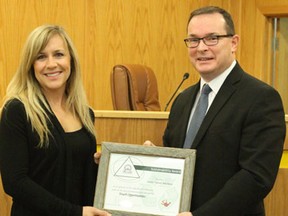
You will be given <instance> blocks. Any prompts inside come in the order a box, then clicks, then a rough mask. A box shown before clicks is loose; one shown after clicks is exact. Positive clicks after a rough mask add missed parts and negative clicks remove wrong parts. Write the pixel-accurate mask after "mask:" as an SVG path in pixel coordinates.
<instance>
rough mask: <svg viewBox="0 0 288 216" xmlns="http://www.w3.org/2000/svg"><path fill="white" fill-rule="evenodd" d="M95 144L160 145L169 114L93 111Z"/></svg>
mask: <svg viewBox="0 0 288 216" xmlns="http://www.w3.org/2000/svg"><path fill="white" fill-rule="evenodd" d="M94 113H95V118H96V119H95V128H96V134H97V135H96V136H97V144H98V145H99V144H101V142H102V141H111V142H121V143H131V144H140V145H142V144H143V142H144V141H145V140H150V141H152V142H153V143H154V144H155V145H158V146H161V145H162V136H163V133H164V130H165V128H166V124H167V120H168V115H169V112H147V111H132V112H131V111H108V110H107V111H103V110H95V111H94Z"/></svg>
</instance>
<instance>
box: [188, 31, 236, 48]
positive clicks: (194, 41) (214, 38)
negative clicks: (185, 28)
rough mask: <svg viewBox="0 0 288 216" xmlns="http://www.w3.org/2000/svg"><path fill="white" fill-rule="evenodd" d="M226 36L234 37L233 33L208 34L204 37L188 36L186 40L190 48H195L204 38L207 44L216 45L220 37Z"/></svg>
mask: <svg viewBox="0 0 288 216" xmlns="http://www.w3.org/2000/svg"><path fill="white" fill-rule="evenodd" d="M225 37H233V35H232V34H227V35H208V36H205V37H202V38H194V37H191V38H186V39H184V42H185V44H186V46H187V47H188V48H195V47H197V46H198V45H199V44H200V41H201V40H203V42H204V44H206V45H207V46H214V45H216V44H218V41H219V38H225Z"/></svg>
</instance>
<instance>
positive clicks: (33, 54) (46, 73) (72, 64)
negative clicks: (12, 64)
mask: <svg viewBox="0 0 288 216" xmlns="http://www.w3.org/2000/svg"><path fill="white" fill-rule="evenodd" d="M0 140H1V142H0V171H1V176H2V181H3V186H4V189H5V192H6V193H7V194H9V195H10V196H12V198H13V205H12V210H11V215H12V216H20V215H21V216H22V215H23V216H34V215H35V216H36V215H37V216H39V215H47V216H48V215H51V216H52V215H53V216H56V215H57V216H62V215H63V216H64V215H65V216H68V215H69V216H70V215H71V216H74V215H75V216H81V215H83V216H84V215H85V216H86V215H87V216H90V215H100V216H101V215H110V214H108V213H107V212H105V211H101V210H99V209H96V208H94V207H91V206H92V205H93V199H94V192H95V182H96V175H97V165H96V164H95V163H94V160H93V154H94V153H95V151H96V139H95V132H94V116H93V111H92V110H91V108H89V106H88V104H87V100H86V96H85V92H84V88H83V85H82V81H81V72H80V65H79V60H78V56H77V54H76V50H75V48H74V45H73V43H72V41H71V39H70V38H69V36H68V35H67V33H66V32H65V31H64V30H63V29H62V28H61V27H59V26H54V25H43V26H40V27H38V28H36V29H35V30H34V31H32V32H31V34H30V35H29V37H28V39H27V42H26V45H25V46H24V50H23V54H22V58H21V61H20V65H19V68H18V70H17V72H16V74H15V75H14V77H13V79H12V81H11V82H10V84H9V85H8V88H7V94H6V97H5V101H4V107H3V109H2V113H1V122H0Z"/></svg>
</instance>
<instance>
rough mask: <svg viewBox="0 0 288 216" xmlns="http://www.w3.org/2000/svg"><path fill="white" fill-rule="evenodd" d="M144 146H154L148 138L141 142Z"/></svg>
mask: <svg viewBox="0 0 288 216" xmlns="http://www.w3.org/2000/svg"><path fill="white" fill-rule="evenodd" d="M143 145H144V146H156V145H154V143H152V142H151V141H150V140H146V141H145V142H144V143H143Z"/></svg>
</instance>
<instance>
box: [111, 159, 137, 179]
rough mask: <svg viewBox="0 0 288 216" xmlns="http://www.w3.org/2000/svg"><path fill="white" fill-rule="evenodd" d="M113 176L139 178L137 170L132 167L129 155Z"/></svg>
mask: <svg viewBox="0 0 288 216" xmlns="http://www.w3.org/2000/svg"><path fill="white" fill-rule="evenodd" d="M114 176H118V177H126V178H140V176H139V174H138V172H137V170H136V169H135V167H134V164H133V162H132V160H131V157H127V159H126V160H125V161H124V163H123V164H122V165H121V166H120V167H119V169H118V170H117V171H116V172H115V174H114Z"/></svg>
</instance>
